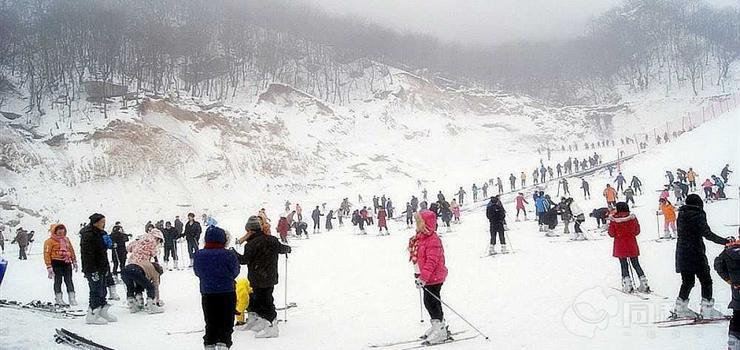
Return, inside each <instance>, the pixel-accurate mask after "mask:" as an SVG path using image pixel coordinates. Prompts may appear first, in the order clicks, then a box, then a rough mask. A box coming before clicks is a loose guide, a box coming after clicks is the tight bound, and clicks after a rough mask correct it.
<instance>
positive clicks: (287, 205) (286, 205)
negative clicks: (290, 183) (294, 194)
mask: <svg viewBox="0 0 740 350" xmlns="http://www.w3.org/2000/svg"><path fill="white" fill-rule="evenodd" d="M345 199H346V198H345ZM284 211H285V212H286V213H287V212H290V201H285V210H284Z"/></svg>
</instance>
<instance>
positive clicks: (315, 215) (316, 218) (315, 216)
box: [311, 198, 377, 234]
mask: <svg viewBox="0 0 740 350" xmlns="http://www.w3.org/2000/svg"><path fill="white" fill-rule="evenodd" d="M376 199H377V198H376ZM322 216H324V214H321V210H319V206H318V205H317V206H316V208H314V210H313V211H312V212H311V219H312V220H313V233H314V234H317V233H319V232H320V231H321V217H322Z"/></svg>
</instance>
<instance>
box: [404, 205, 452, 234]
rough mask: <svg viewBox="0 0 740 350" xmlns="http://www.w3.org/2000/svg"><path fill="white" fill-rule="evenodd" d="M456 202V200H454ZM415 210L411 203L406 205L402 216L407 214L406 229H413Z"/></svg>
mask: <svg viewBox="0 0 740 350" xmlns="http://www.w3.org/2000/svg"><path fill="white" fill-rule="evenodd" d="M453 202H454V199H453ZM414 213H415V211H414V208H413V207H411V203H406V210H404V211H403V213H401V214H406V228H411V225H413V224H414Z"/></svg>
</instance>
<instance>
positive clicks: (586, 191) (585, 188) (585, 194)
mask: <svg viewBox="0 0 740 350" xmlns="http://www.w3.org/2000/svg"><path fill="white" fill-rule="evenodd" d="M589 187H590V186H589V185H588V182H587V181H586V179H585V178H581V188H582V189H583V199H591V191H590V190H589Z"/></svg>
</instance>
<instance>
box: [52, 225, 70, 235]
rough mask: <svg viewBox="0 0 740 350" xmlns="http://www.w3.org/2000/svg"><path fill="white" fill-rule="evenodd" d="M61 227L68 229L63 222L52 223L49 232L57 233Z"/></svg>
mask: <svg viewBox="0 0 740 350" xmlns="http://www.w3.org/2000/svg"><path fill="white" fill-rule="evenodd" d="M60 228H63V229H65V230H67V228H66V227H65V226H64V225H63V224H51V226H50V227H49V233H51V234H52V235H54V234H55V233H57V230H58V229H60Z"/></svg>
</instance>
